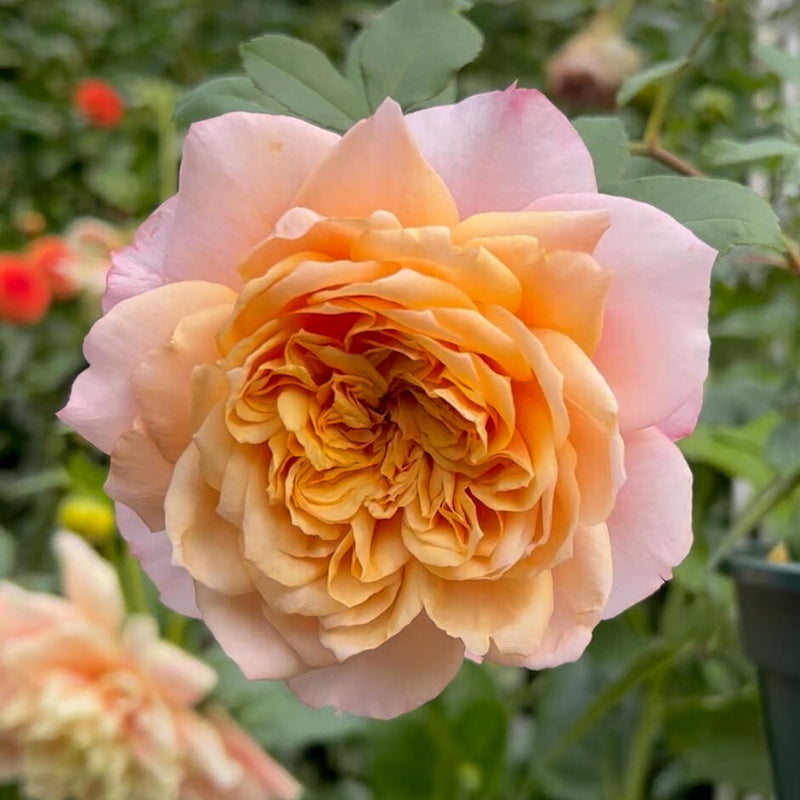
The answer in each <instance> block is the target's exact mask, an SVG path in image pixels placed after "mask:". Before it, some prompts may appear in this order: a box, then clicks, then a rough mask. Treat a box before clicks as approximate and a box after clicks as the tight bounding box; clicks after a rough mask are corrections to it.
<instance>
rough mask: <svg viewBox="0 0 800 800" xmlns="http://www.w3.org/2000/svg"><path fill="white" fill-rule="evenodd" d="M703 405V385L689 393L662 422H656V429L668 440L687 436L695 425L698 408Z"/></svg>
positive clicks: (676, 439)
mask: <svg viewBox="0 0 800 800" xmlns="http://www.w3.org/2000/svg"><path fill="white" fill-rule="evenodd" d="M702 405H703V387H702V386H700V385H698V386H697V388H696V389H695V390H694V391H693V392H692V393H691V394H690V395H689V397H688V398H687V400H686V402H685V403H684V404H683V405H682V406H681V407H680V408H678V409H676V410H675V411H674V412H673V413H672V414H670V416H669V417H667V419H665V420H664V421H663V422H659V423H658V426H657V427H658V429H659V430H660V431H661V432H662V433H663V434H664V435H665V436H667V437H669V439H670V441H672V442H677V441H678V439H683V437H684V436H688V435H689V434H690V433H691V432H692V431H693V430H694V428H695V425H697V418H698V417H699V416H700V409H701V407H702Z"/></svg>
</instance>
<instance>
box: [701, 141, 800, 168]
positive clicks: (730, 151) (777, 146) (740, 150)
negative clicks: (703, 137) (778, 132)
mask: <svg viewBox="0 0 800 800" xmlns="http://www.w3.org/2000/svg"><path fill="white" fill-rule="evenodd" d="M704 155H705V160H706V162H707V163H708V164H710V165H711V166H713V167H728V166H735V165H738V164H752V163H753V162H755V161H764V160H766V159H769V158H783V157H789V158H797V157H798V156H800V147H798V146H797V145H796V144H792V142H788V141H786V139H780V138H778V137H776V136H761V137H759V138H757V139H751V140H750V141H748V142H737V141H735V140H733V139H718V140H716V141H714V142H712V144H711V145H710V146H709V147H708V148H707V149H706V151H705V153H704Z"/></svg>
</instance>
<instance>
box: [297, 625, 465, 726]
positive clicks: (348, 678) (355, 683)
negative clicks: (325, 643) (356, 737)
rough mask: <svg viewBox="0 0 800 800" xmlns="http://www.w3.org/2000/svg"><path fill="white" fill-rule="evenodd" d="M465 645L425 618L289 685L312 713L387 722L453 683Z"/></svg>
mask: <svg viewBox="0 0 800 800" xmlns="http://www.w3.org/2000/svg"><path fill="white" fill-rule="evenodd" d="M463 658H464V644H463V643H462V642H461V641H459V640H458V639H451V638H450V637H449V636H447V635H446V634H444V633H442V631H440V630H439V629H438V628H437V627H436V626H435V625H434V624H433V623H432V622H431V621H430V620H429V619H428V618H427V617H426V616H425V615H424V614H420V615H419V616H418V617H417V618H416V619H415V620H414V622H412V623H411V624H410V625H409V626H408V627H407V628H405V629H404V630H402V631H401V632H400V633H398V634H397V635H396V636H393V637H392V638H391V639H390V640H389V641H388V642H386V644H383V645H381V646H380V647H378V648H376V649H375V650H367V651H366V652H363V653H359V655H357V656H353V657H352V658H348V659H347V661H344V662H342V663H341V664H334V665H333V666H330V667H323V668H322V669H315V670H311V671H309V672H305V673H303V674H302V675H298V676H297V677H294V678H291V679H290V680H289V681H288V684H289V688H290V689H291V690H292V691H293V692H294V693H295V694H296V695H297V696H298V697H299V698H300V700H302V701H303V702H304V703H306V704H307V705H309V706H311V707H312V708H322V707H323V706H333V707H334V708H335V709H336V710H337V711H340V712H341V711H348V712H350V713H353V714H363V715H364V716H369V717H375V718H377V719H390V718H391V717H396V716H397V715H398V714H403V713H405V712H406V711H410V710H411V709H412V708H416V707H417V706H420V705H422V704H423V703H425V702H427V701H428V700H430V699H432V698H433V697H436V695H437V694H439V692H441V691H442V689H444V687H445V686H447V684H448V683H449V682H450V681H451V680H452V679H453V678H454V677H455V675H456V673H457V672H458V670H459V667H460V666H461V662H462V661H463Z"/></svg>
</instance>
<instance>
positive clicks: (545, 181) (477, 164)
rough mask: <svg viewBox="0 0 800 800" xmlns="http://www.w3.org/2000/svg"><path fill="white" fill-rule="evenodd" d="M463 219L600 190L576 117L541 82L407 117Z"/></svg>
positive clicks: (420, 144) (418, 112)
mask: <svg viewBox="0 0 800 800" xmlns="http://www.w3.org/2000/svg"><path fill="white" fill-rule="evenodd" d="M406 122H407V124H408V126H409V128H410V129H411V132H412V133H413V134H414V137H415V139H416V140H417V143H418V145H419V147H420V149H421V150H422V154H423V156H425V158H426V160H427V161H428V163H429V164H430V165H431V166H432V167H433V168H434V169H435V170H436V171H437V172H438V173H439V175H441V176H442V178H444V182H445V183H446V184H447V188H448V189H450V192H451V193H452V195H453V197H454V198H455V200H456V203H457V204H458V210H459V212H460V214H461V218H462V219H464V218H465V217H468V216H470V215H471V214H478V213H481V212H483V211H521V210H522V209H523V208H525V207H526V206H528V205H529V204H530V203H532V202H533V201H534V200H536V198H538V197H543V196H545V195H549V194H556V193H560V192H594V191H596V190H597V184H596V183H595V178H594V165H593V164H592V159H591V156H590V155H589V151H588V150H587V149H586V146H585V145H584V144H583V141H582V140H581V138H580V136H578V133H577V131H576V130H575V129H574V128H573V127H572V125H570V123H569V120H567V118H566V117H565V116H564V115H563V114H562V113H561V112H560V111H559V110H558V109H557V108H556V107H555V106H554V105H553V104H552V103H551V102H550V101H549V100H548V99H547V98H546V97H545V96H544V95H543V94H541V92H538V91H536V90H535V89H516V88H513V87H512V88H510V89H507V90H506V91H504V92H489V93H486V94H479V95H475V96H473V97H468V98H467V99H466V100H462V101H461V102H460V103H457V104H456V105H451V106H435V107H434V108H426V109H424V110H423V111H417V112H415V113H413V114H410V115H409V116H408V117H407V118H406Z"/></svg>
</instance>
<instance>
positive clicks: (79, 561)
mask: <svg viewBox="0 0 800 800" xmlns="http://www.w3.org/2000/svg"><path fill="white" fill-rule="evenodd" d="M53 549H54V550H55V553H56V556H57V558H58V561H59V564H60V566H61V581H62V584H63V587H64V596H65V597H66V598H67V599H68V600H70V601H71V602H72V603H74V604H75V606H77V607H78V608H79V609H80V610H81V612H82V613H83V614H84V615H86V616H87V617H89V618H90V619H92V620H94V621H95V622H98V623H99V624H100V625H102V626H103V627H104V628H105V629H106V630H109V631H116V630H117V628H119V626H120V625H121V624H122V621H123V619H124V618H125V602H124V600H123V598H122V590H121V588H120V585H119V579H118V578H117V573H116V572H114V569H113V568H112V567H111V565H110V564H109V563H108V562H107V561H103V559H102V558H100V556H98V555H97V553H95V551H94V550H93V549H92V548H91V547H90V546H89V545H88V544H87V543H86V542H85V541H84V540H83V539H81V538H80V536H76V535H75V534H74V533H69V532H67V531H59V532H58V533H56V535H55V537H54V539H53Z"/></svg>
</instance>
